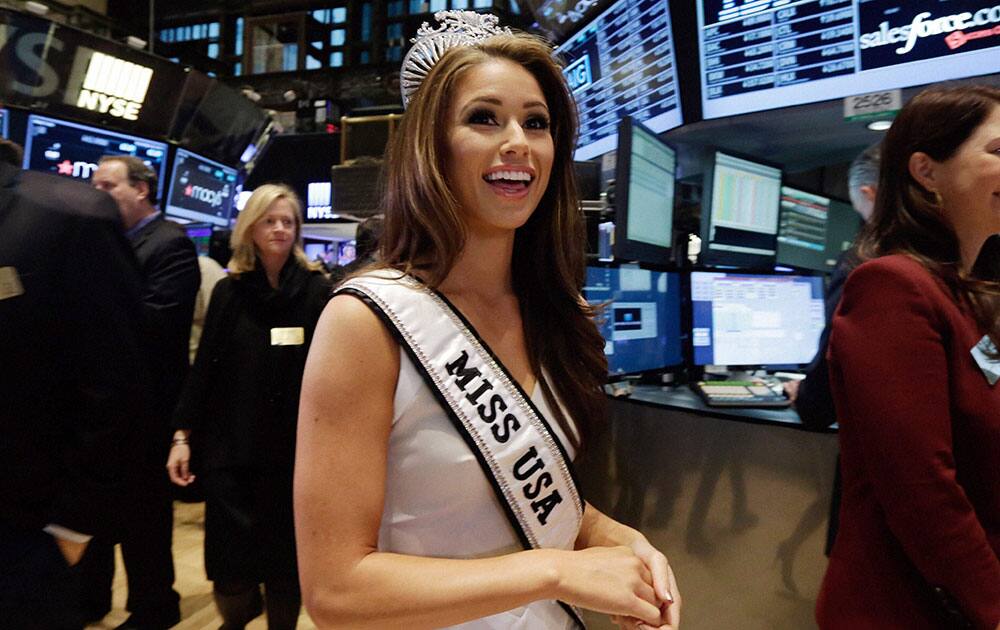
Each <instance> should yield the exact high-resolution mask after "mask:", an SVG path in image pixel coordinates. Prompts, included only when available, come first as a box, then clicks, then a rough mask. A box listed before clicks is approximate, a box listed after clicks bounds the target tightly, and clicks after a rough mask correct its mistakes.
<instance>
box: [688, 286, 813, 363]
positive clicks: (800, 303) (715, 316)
mask: <svg viewBox="0 0 1000 630" xmlns="http://www.w3.org/2000/svg"><path fill="white" fill-rule="evenodd" d="M691 314H692V317H691V328H692V330H691V340H692V345H693V347H694V363H695V365H728V366H758V365H763V366H792V365H803V364H806V363H809V362H810V361H811V360H812V358H813V356H814V355H815V354H816V349H817V348H818V347H819V336H820V333H822V332H823V327H824V325H825V324H826V315H825V311H824V309H823V278H821V277H819V276H784V275H749V274H734V273H712V272H705V271H695V272H692V273H691Z"/></svg>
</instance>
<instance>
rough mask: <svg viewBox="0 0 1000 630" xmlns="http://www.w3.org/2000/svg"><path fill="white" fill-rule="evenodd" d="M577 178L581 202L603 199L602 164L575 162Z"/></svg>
mask: <svg viewBox="0 0 1000 630" xmlns="http://www.w3.org/2000/svg"><path fill="white" fill-rule="evenodd" d="M573 175H574V176H575V177H576V192H577V195H579V197H580V200H581V201H583V200H588V201H592V200H595V199H600V198H601V162H600V161H599V160H595V161H593V162H573Z"/></svg>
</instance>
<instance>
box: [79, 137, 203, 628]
mask: <svg viewBox="0 0 1000 630" xmlns="http://www.w3.org/2000/svg"><path fill="white" fill-rule="evenodd" d="M93 184H94V187H95V188H97V189H99V190H103V191H105V192H107V193H109V194H110V195H111V196H112V197H113V198H114V199H115V201H116V202H117V203H118V210H119V212H120V214H121V217H122V223H123V224H124V227H125V235H126V237H127V238H128V240H129V241H130V242H131V243H132V248H133V250H134V251H135V255H136V258H138V260H139V265H140V267H141V269H142V273H143V277H144V280H145V290H144V293H143V305H144V309H143V311H144V324H145V325H144V330H143V333H144V335H143V336H144V339H143V341H144V342H145V345H146V348H147V352H148V359H149V366H150V369H151V371H152V375H153V406H152V407H151V408H150V409H148V410H147V412H146V413H145V414H144V416H143V417H142V418H141V421H142V422H144V423H145V424H146V426H147V427H148V432H147V440H146V444H145V445H144V452H143V457H144V463H145V468H144V473H143V476H144V479H145V482H146V484H147V485H146V487H145V488H144V489H143V492H142V493H141V494H140V495H139V496H136V497H135V503H134V507H133V508H132V510H131V513H130V514H129V515H128V518H129V520H130V521H131V525H130V527H129V528H128V531H127V533H126V535H125V536H124V537H123V538H122V539H121V543H122V557H123V559H124V562H125V569H126V572H127V574H128V590H129V594H128V603H127V605H126V609H127V610H129V611H130V612H131V613H132V615H131V616H130V617H129V619H128V620H127V621H126V622H125V623H124V624H123V625H122V626H120V627H121V628H144V629H145V628H150V629H155V628H168V627H170V626H172V625H174V624H175V623H177V622H178V621H179V620H180V609H179V607H178V600H179V597H178V595H177V592H176V591H174V590H173V582H174V567H173V556H172V555H171V539H172V535H173V504H172V500H171V491H170V485H169V481H168V479H167V475H166V470H165V464H166V461H167V454H168V452H169V448H170V435H171V433H172V430H171V428H170V414H171V413H172V412H173V408H174V405H176V404H177V398H178V396H179V395H180V390H181V388H182V387H183V385H184V377H185V376H186V374H187V370H188V339H189V336H190V333H191V318H192V315H193V312H194V302H195V297H196V295H197V292H198V285H199V284H200V282H201V273H200V272H199V270H198V257H197V253H196V251H195V247H194V243H192V242H191V239H189V238H188V237H187V235H186V234H185V233H184V230H183V229H181V228H180V226H178V225H177V224H175V223H172V222H170V221H167V220H165V219H164V218H163V215H162V214H161V213H160V212H158V211H157V210H156V206H155V204H156V190H157V181H156V173H155V172H154V171H153V170H152V169H151V168H149V167H148V166H147V165H146V164H144V163H143V162H142V160H140V159H138V158H135V157H131V156H108V157H104V158H102V159H101V162H100V164H99V166H98V168H97V171H96V172H95V173H94V177H93ZM110 543H111V541H99V542H98V543H96V544H94V545H93V546H92V549H91V550H90V551H89V552H88V553H87V556H86V557H85V559H84V571H85V574H86V575H87V576H88V577H90V578H92V579H90V580H88V582H87V584H86V585H85V588H86V592H87V602H86V603H87V606H88V607H89V608H90V612H91V617H92V618H96V617H100V616H103V614H104V613H106V612H107V611H108V610H109V609H110V604H111V581H112V578H113V576H114V556H113V553H112V547H111V544H110Z"/></svg>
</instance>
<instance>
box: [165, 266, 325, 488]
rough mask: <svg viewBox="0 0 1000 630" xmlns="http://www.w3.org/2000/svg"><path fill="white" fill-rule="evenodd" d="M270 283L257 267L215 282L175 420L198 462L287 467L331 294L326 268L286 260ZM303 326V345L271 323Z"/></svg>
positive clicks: (219, 465) (214, 466)
mask: <svg viewBox="0 0 1000 630" xmlns="http://www.w3.org/2000/svg"><path fill="white" fill-rule="evenodd" d="M279 285H280V289H279V290H274V289H272V288H271V286H270V285H269V284H268V282H267V277H266V275H265V274H264V272H263V270H262V269H261V268H260V264H259V263H258V265H257V269H255V270H254V271H251V272H248V273H244V274H241V275H239V276H235V277H228V278H224V279H222V280H221V281H219V283H218V284H216V286H215V290H214V291H213V292H212V299H211V301H210V302H209V307H208V313H207V315H206V316H205V328H204V331H203V333H202V337H201V343H200V345H199V347H198V355H197V357H196V358H195V362H194V366H193V368H192V370H191V375H190V378H189V379H188V382H187V385H186V386H185V388H184V392H183V395H182V396H181V400H180V403H179V404H178V405H177V409H176V411H175V414H174V426H175V427H176V428H180V429H190V430H191V431H192V435H191V441H192V451H193V456H194V457H195V459H196V462H197V467H202V468H203V469H219V468H227V467H245V466H251V467H267V466H277V467H282V468H286V467H287V468H290V467H291V465H292V462H293V458H294V455H295V425H296V420H297V416H298V406H299V390H300V389H301V387H302V373H303V370H304V369H305V360H306V354H307V352H308V350H309V343H310V341H311V340H312V335H313V331H314V330H315V328H316V321H317V320H318V319H319V315H320V313H321V312H322V310H323V307H324V306H325V305H326V302H327V300H328V299H329V293H330V283H329V281H328V280H327V279H326V278H325V277H324V276H323V274H321V273H319V272H314V271H308V270H306V269H304V268H303V267H301V266H299V265H298V264H297V263H296V262H295V259H294V257H293V258H290V259H289V262H288V264H286V265H285V267H284V269H283V270H282V272H281V275H280V281H279ZM277 328H301V329H302V333H303V343H302V344H300V345H273V344H272V332H271V331H272V329H277Z"/></svg>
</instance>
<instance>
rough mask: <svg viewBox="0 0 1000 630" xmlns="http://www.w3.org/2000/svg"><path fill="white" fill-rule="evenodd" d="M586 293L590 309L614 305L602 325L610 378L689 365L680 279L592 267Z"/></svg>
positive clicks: (634, 270)
mask: <svg viewBox="0 0 1000 630" xmlns="http://www.w3.org/2000/svg"><path fill="white" fill-rule="evenodd" d="M583 291H584V296H585V297H586V298H587V301H589V302H590V303H591V304H602V303H606V302H609V301H610V304H609V305H608V306H607V308H606V310H605V312H604V314H603V319H602V320H601V321H598V328H599V329H600V331H601V335H602V336H603V337H604V354H605V355H606V356H607V358H608V373H609V374H611V375H622V374H638V373H641V372H648V371H653V370H661V369H664V368H668V367H673V366H677V365H680V364H681V363H683V362H684V355H683V346H682V341H681V297H680V296H681V292H680V275H679V274H677V273H673V272H664V271H650V270H647V269H640V268H638V267H630V266H623V267H587V282H586V286H584V288H583Z"/></svg>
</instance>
